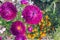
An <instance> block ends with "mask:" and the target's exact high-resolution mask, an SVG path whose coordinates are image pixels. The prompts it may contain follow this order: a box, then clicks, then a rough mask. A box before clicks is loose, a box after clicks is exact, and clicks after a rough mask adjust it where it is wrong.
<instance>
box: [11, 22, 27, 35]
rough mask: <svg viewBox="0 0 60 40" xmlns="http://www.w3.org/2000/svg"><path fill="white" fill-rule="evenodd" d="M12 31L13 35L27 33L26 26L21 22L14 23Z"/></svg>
mask: <svg viewBox="0 0 60 40" xmlns="http://www.w3.org/2000/svg"><path fill="white" fill-rule="evenodd" d="M10 31H11V33H12V34H13V35H20V34H24V33H25V31H26V29H25V25H24V24H23V23H22V22H21V21H15V22H13V23H12V25H11V28H10Z"/></svg>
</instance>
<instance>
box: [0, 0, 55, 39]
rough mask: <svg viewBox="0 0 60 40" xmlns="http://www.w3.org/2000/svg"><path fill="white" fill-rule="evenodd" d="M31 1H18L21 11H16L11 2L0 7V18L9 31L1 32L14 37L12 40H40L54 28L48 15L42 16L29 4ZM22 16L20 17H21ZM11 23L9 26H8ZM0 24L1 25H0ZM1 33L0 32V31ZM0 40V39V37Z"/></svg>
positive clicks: (41, 13)
mask: <svg viewBox="0 0 60 40" xmlns="http://www.w3.org/2000/svg"><path fill="white" fill-rule="evenodd" d="M29 1H30V2H31V0H20V3H21V4H19V5H20V6H19V7H21V6H22V7H21V8H22V9H23V10H22V11H21V10H20V9H19V10H20V11H17V10H18V9H17V8H16V5H14V4H13V3H11V2H4V3H2V5H1V6H0V18H2V20H4V21H5V22H6V23H7V24H8V27H9V29H8V28H7V27H6V29H2V30H3V31H5V30H9V32H10V33H11V34H10V35H13V36H14V37H15V39H14V40H29V39H31V40H34V39H36V40H37V39H38V40H41V39H43V38H44V37H46V36H47V34H49V33H50V32H51V30H53V31H54V27H53V28H51V26H52V24H51V21H50V18H49V16H48V15H44V14H45V12H44V11H42V10H41V9H40V8H39V7H38V6H36V5H33V4H32V5H31V4H29V3H30V2H29ZM21 16H22V17H21ZM9 22H11V24H9ZM0 24H1V23H0ZM3 26H6V25H5V24H4V25H3ZM0 31H1V30H0ZM0 40H2V39H1V37H0Z"/></svg>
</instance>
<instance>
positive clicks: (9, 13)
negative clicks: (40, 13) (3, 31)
mask: <svg viewBox="0 0 60 40" xmlns="http://www.w3.org/2000/svg"><path fill="white" fill-rule="evenodd" d="M0 13H1V17H2V18H3V19H5V20H6V21H10V20H13V19H14V18H15V17H16V14H17V9H16V7H15V6H14V5H13V4H12V3H10V2H5V3H3V4H2V5H1V11H0Z"/></svg>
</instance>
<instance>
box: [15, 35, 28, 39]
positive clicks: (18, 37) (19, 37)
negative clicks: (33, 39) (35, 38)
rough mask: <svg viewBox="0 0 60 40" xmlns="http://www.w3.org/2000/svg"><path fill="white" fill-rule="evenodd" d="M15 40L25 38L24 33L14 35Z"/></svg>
mask: <svg viewBox="0 0 60 40" xmlns="http://www.w3.org/2000/svg"><path fill="white" fill-rule="evenodd" d="M15 40H27V39H26V37H25V36H24V35H18V36H16V37H15Z"/></svg>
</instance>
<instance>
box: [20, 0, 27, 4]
mask: <svg viewBox="0 0 60 40" xmlns="http://www.w3.org/2000/svg"><path fill="white" fill-rule="evenodd" d="M20 2H21V4H28V0H21V1H20Z"/></svg>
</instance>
